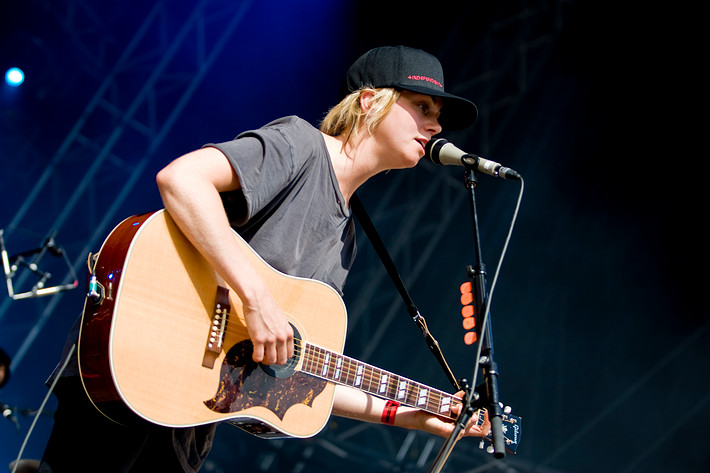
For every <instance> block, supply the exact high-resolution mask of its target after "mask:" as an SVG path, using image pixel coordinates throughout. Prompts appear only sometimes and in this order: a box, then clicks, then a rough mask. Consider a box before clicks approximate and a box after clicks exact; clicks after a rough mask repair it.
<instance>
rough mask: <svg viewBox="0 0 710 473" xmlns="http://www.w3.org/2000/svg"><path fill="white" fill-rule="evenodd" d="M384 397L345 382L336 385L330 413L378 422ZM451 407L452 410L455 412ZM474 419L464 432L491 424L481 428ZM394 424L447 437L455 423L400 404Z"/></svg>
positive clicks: (479, 432)
mask: <svg viewBox="0 0 710 473" xmlns="http://www.w3.org/2000/svg"><path fill="white" fill-rule="evenodd" d="M385 402H386V401H385V400H384V399H380V398H378V397H375V396H371V395H369V394H367V393H365V392H362V391H359V390H357V389H353V388H349V387H347V386H340V385H338V386H336V388H335V401H334V403H333V414H335V415H337V416H341V417H347V418H350V419H356V420H361V421H365V422H375V423H377V422H381V419H382V411H383V410H384V408H385ZM456 407H458V406H455V407H454V413H455V414H458V412H456ZM474 421H475V419H472V420H471V422H469V424H468V425H467V427H466V430H465V431H464V432H463V435H464V436H474V437H484V436H486V435H488V431H489V430H490V424H489V423H488V418H487V417H486V422H485V423H484V425H483V426H481V427H480V428H479V427H477V426H476V425H475V423H474ZM394 425H395V426H398V427H403V428H405V429H416V430H422V431H424V432H429V433H431V434H434V435H439V436H441V437H448V436H449V435H451V433H452V432H453V430H454V423H453V422H451V421H447V420H444V419H442V418H441V417H438V416H435V415H432V414H429V413H427V412H424V411H422V410H419V409H415V408H413V407H406V406H400V407H399V408H398V409H397V414H396V415H395V421H394Z"/></svg>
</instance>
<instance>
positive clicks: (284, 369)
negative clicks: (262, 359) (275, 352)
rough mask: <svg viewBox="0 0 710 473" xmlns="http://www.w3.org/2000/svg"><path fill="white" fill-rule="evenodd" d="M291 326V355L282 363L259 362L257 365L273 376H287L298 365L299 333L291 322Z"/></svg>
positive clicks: (299, 350) (299, 351)
mask: <svg viewBox="0 0 710 473" xmlns="http://www.w3.org/2000/svg"><path fill="white" fill-rule="evenodd" d="M291 328H293V356H292V357H291V358H289V359H288V361H287V362H286V363H285V364H283V365H264V364H261V363H259V367H260V368H261V369H262V370H264V372H265V373H266V374H268V375H269V376H273V377H274V378H288V377H290V376H291V375H292V374H293V373H294V371H296V367H297V366H298V359H299V358H300V357H301V334H300V333H299V332H298V329H297V328H296V327H294V326H293V324H291Z"/></svg>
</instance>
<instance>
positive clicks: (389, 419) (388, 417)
mask: <svg viewBox="0 0 710 473" xmlns="http://www.w3.org/2000/svg"><path fill="white" fill-rule="evenodd" d="M398 407H399V403H398V402H397V401H387V403H386V404H385V408H384V409H383V410H382V423H383V424H387V425H394V416H395V415H396V414H397V408H398Z"/></svg>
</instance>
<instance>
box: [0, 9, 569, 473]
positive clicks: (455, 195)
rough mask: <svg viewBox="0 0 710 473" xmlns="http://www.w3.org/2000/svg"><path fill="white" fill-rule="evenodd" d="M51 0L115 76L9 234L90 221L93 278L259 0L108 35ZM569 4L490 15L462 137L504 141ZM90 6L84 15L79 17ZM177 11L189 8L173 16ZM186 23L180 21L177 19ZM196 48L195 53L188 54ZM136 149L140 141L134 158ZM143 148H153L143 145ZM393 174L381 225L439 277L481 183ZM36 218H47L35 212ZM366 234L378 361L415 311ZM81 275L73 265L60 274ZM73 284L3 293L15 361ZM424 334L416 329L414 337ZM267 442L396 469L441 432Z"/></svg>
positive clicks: (263, 459)
mask: <svg viewBox="0 0 710 473" xmlns="http://www.w3.org/2000/svg"><path fill="white" fill-rule="evenodd" d="M51 3H54V2H44V4H45V5H44V8H47V9H48V11H47V14H48V15H50V16H51V17H52V18H54V19H55V21H57V22H58V23H59V24H61V26H62V27H63V29H64V31H66V33H67V34H68V35H71V37H72V41H73V43H74V44H75V45H77V48H76V51H77V54H80V55H81V56H82V58H83V59H82V63H83V64H84V67H85V68H86V69H87V70H89V73H90V74H92V75H94V76H95V77H101V78H102V79H101V80H100V84H99V86H98V88H97V90H96V92H95V94H93V96H91V97H90V98H89V99H88V100H87V103H86V106H85V108H84V110H83V112H82V113H81V115H80V117H79V118H78V119H77V120H76V122H75V124H74V126H73V127H72V128H71V131H70V132H69V133H68V135H67V136H66V137H65V138H64V139H63V141H62V142H61V145H60V146H59V149H57V151H56V152H55V153H54V155H53V156H52V157H51V159H50V160H49V162H48V164H47V165H46V167H44V169H43V171H42V172H41V173H39V176H38V177H37V178H36V179H33V182H32V185H31V186H28V192H27V195H26V196H25V197H24V200H23V201H22V202H21V203H20V205H19V207H18V209H17V211H16V212H15V214H14V216H13V218H12V219H11V221H9V222H8V223H7V224H6V226H5V234H4V237H5V239H6V240H9V239H11V237H12V235H13V232H15V231H16V229H18V228H22V227H24V226H27V225H26V222H27V221H28V220H30V219H35V220H36V219H40V220H41V225H43V226H42V227H41V228H44V229H51V230H54V231H59V233H60V234H61V232H62V230H63V229H65V228H73V229H74V230H76V229H83V231H81V233H82V234H83V235H84V236H83V238H82V239H81V241H75V242H69V244H71V245H73V247H74V248H75V251H72V256H73V257H75V259H73V260H72V261H71V266H72V269H73V272H74V273H76V274H79V275H80V278H81V277H82V275H83V274H84V265H85V261H86V255H87V254H88V253H89V252H90V251H95V250H96V249H97V247H98V245H99V244H100V243H101V239H102V238H103V237H104V236H105V235H106V234H107V232H108V231H109V230H110V228H111V227H112V226H113V225H115V223H116V222H117V221H118V220H119V219H120V218H122V217H124V216H122V215H120V214H119V212H120V210H121V207H122V205H123V204H124V202H125V201H126V199H128V198H129V197H130V196H131V193H132V192H133V191H134V188H135V185H136V183H137V182H138V180H139V179H140V178H141V177H142V176H143V174H144V172H145V171H146V169H147V168H148V167H149V163H150V162H151V159H153V158H154V156H155V153H156V151H157V150H158V149H159V147H160V145H161V144H162V143H163V140H164V139H165V137H166V135H167V134H168V133H169V132H170V131H171V128H172V126H173V124H174V123H175V121H176V120H177V119H178V117H180V115H181V113H182V112H183V111H184V109H185V107H186V105H188V104H189V103H190V100H191V99H192V97H193V94H194V92H195V90H196V88H197V87H198V86H199V85H200V83H201V82H202V80H203V78H204V76H205V74H206V73H207V71H208V70H209V69H210V67H211V66H212V64H213V61H214V59H215V57H216V56H217V55H218V54H219V53H220V52H221V51H222V48H223V47H224V46H225V45H226V44H227V43H228V41H229V38H230V36H231V34H232V33H233V32H234V31H235V29H237V28H239V27H240V24H241V23H242V22H244V21H246V20H247V18H248V15H249V8H250V2H248V1H241V2H226V1H218V0H202V1H200V2H197V3H195V5H194V7H193V8H192V9H191V10H190V11H182V12H176V11H174V8H175V7H174V4H175V3H176V2H170V1H160V2H155V4H154V5H153V6H152V7H151V8H149V9H148V7H146V8H147V10H146V12H145V13H144V15H145V17H144V19H143V21H142V23H141V24H140V25H139V26H138V27H137V29H136V31H135V34H134V35H132V36H131V37H125V38H116V37H111V36H108V35H107V32H106V30H105V29H104V28H102V18H99V17H96V16H95V15H93V14H92V13H91V12H92V5H91V2H84V1H81V0H76V1H68V2H62V3H61V6H59V5H51ZM524 3H525V2H521V4H524ZM568 4H569V2H565V1H561V0H560V1H557V2H545V5H544V6H537V7H536V6H532V5H531V6H525V7H524V6H521V7H520V9H518V10H517V11H511V12H506V15H505V17H503V18H499V19H498V20H497V21H496V22H495V23H493V24H491V25H489V26H488V27H487V30H486V31H485V34H484V35H483V41H480V42H479V43H478V44H476V45H475V46H474V47H472V48H471V49H470V50H469V51H467V53H468V54H470V57H468V58H466V57H461V58H460V61H459V62H460V63H462V64H476V73H475V74H472V73H471V72H470V71H467V70H463V71H460V74H461V75H466V77H468V78H469V80H468V81H467V82H465V83H462V81H460V80H454V79H452V80H451V82H452V83H458V84H459V86H458V88H457V89H455V90H453V91H452V92H453V93H455V94H460V95H464V96H469V97H473V98H474V99H475V101H476V103H477V105H478V107H479V111H480V116H479V123H478V125H477V131H476V133H477V135H476V136H465V135H463V134H458V135H457V134H452V135H450V136H451V137H452V140H458V141H457V143H461V144H462V145H465V144H466V143H467V142H470V143H471V146H473V139H475V143H476V147H477V149H479V150H480V152H481V154H483V155H486V154H493V153H494V152H495V150H496V146H497V145H498V143H499V140H500V139H501V136H503V135H504V134H505V130H506V125H507V124H508V123H509V121H510V119H511V117H512V115H513V114H514V113H515V111H516V106H517V105H518V104H519V103H520V101H521V99H522V98H523V97H524V96H525V94H526V92H527V91H528V90H529V88H530V86H531V84H533V83H534V82H535V80H536V79H537V77H538V76H537V72H538V68H539V67H541V65H543V64H544V58H545V56H546V55H547V54H548V52H549V50H550V49H551V48H552V47H553V45H554V43H555V41H554V40H555V35H556V33H557V32H558V31H559V28H560V27H561V26H562V24H563V22H564V20H565V14H564V11H565V8H566V7H567V6H568ZM60 8H63V9H64V10H60ZM80 15H81V27H79V25H78V21H77V18H78V17H79V16H80ZM175 15H184V18H183V19H182V20H181V21H179V22H175V21H169V19H170V17H171V16H175ZM92 22H93V23H92ZM87 24H91V25H92V26H91V27H87ZM176 24H177V25H180V26H179V28H178V29H175V25H176ZM214 32H218V33H217V34H215V33H214ZM121 41H123V42H124V43H120V42H121ZM117 43H118V44H117ZM49 47H50V48H51V45H50V46H49ZM443 48H444V49H443V50H442V51H439V53H440V54H442V55H445V54H446V49H445V48H446V47H445V46H444V47H443ZM111 51H120V54H119V53H116V54H111V53H110V52H111ZM435 52H436V51H435ZM531 56H534V57H535V60H534V61H532V60H530V58H531ZM186 57H189V58H191V60H190V61H185V58H186ZM108 61H112V62H108ZM178 63H179V64H178ZM482 65H483V67H481V66H482ZM136 78H140V80H137V79H136ZM511 78H512V80H511ZM67 87H71V85H67ZM136 143H138V144H139V145H138V146H136ZM140 143H143V144H142V145H140ZM21 151H22V152H23V153H26V155H27V158H28V159H38V157H37V151H36V150H35V149H33V148H32V146H31V145H29V146H25V147H24V148H23V149H22V150H21ZM126 153H131V154H132V157H131V159H130V160H129V159H126ZM136 153H139V154H140V156H139V157H138V158H137V159H136V157H135V154H136ZM22 158H23V157H22V156H20V157H19V158H18V159H22ZM385 177H386V178H387V179H388V181H387V187H386V188H385V190H384V191H383V192H382V193H380V194H378V195H377V198H376V200H375V199H374V198H372V197H368V195H367V188H365V189H363V192H362V199H363V202H364V203H365V206H366V208H367V210H368V212H369V213H370V216H371V218H372V220H373V221H374V223H375V225H376V226H378V228H381V232H382V234H383V239H384V240H385V243H386V244H387V247H388V250H389V251H390V253H391V255H392V257H393V259H394V260H395V261H396V263H397V265H398V267H399V270H400V272H401V274H402V275H403V279H404V282H405V284H407V285H408V286H410V287H415V286H420V285H422V284H426V278H427V277H428V275H427V268H428V267H429V266H430V265H431V264H432V263H433V261H434V260H435V259H436V258H437V249H438V248H440V247H441V246H442V245H445V243H446V238H447V235H448V234H449V232H450V230H451V226H452V224H453V222H456V221H457V220H459V219H458V216H459V215H461V213H464V214H465V213H466V212H467V209H468V202H467V197H468V195H467V193H466V192H463V191H462V190H461V188H460V185H461V184H460V183H459V182H458V181H457V180H456V179H455V177H453V174H450V173H444V172H439V171H435V170H434V167H433V166H432V165H429V164H428V163H423V164H422V165H420V166H418V168H417V169H416V170H415V171H414V172H413V173H409V174H407V175H406V178H405V176H404V175H402V174H397V173H392V175H390V176H385ZM374 185H377V184H374ZM107 190H109V191H110V192H107ZM48 206H49V207H50V208H51V211H48V210H47V207H48ZM432 214H435V215H437V218H436V221H435V222H432V221H431V219H430V218H426V217H427V216H430V215H432ZM37 225H38V223H37V222H36V221H35V222H34V225H30V226H34V227H36V226H37ZM465 228H469V227H465ZM46 236H49V235H46ZM358 238H359V260H362V261H363V262H364V263H365V264H364V265H363V266H364V267H366V269H363V270H361V271H360V272H359V273H354V274H353V275H352V276H351V280H350V281H349V283H348V288H352V292H350V293H348V294H347V295H346V299H347V300H348V303H349V305H348V312H349V327H348V328H349V334H350V336H351V338H350V339H349V341H348V344H347V345H346V352H347V354H348V355H350V356H353V357H355V358H358V359H361V360H365V361H367V360H370V359H372V358H373V357H376V356H377V354H378V351H380V350H382V346H383V345H385V344H386V337H387V334H388V333H390V331H391V330H394V328H393V326H394V325H395V323H398V322H397V319H401V320H403V322H402V323H401V324H400V325H404V324H409V321H408V320H406V319H407V317H404V315H406V312H404V307H403V305H402V303H401V300H400V299H399V296H398V295H397V293H396V291H394V290H393V289H391V288H392V286H391V285H390V282H389V280H388V276H387V274H386V272H385V271H384V268H383V267H382V266H381V265H379V264H378V263H377V257H376V256H375V255H374V253H373V251H372V249H371V248H370V246H369V244H368V243H367V240H366V237H365V236H364V234H362V233H359V234H358ZM462 277H463V274H462ZM71 282H72V280H71V277H70V276H67V278H66V279H65V280H63V281H61V284H70V283H71ZM23 283H26V281H24V280H22V279H20V280H18V281H16V285H17V286H20V285H22V284H23ZM81 290H83V289H81ZM63 297H64V295H63V294H61V293H60V294H56V295H53V296H51V297H49V298H46V299H43V300H42V303H41V304H36V305H34V306H32V307H33V308H34V312H33V313H25V314H24V316H23V317H22V318H21V319H19V321H18V319H16V318H12V321H10V317H8V316H7V315H8V313H10V312H11V311H12V310H14V304H16V303H15V302H14V301H13V300H12V299H11V298H4V299H3V300H2V302H1V303H0V324H3V325H5V327H4V330H8V328H7V325H6V324H10V323H11V324H12V327H10V330H12V331H13V332H15V333H17V334H19V336H20V337H21V340H22V342H21V343H20V344H19V346H18V347H17V350H16V351H15V353H14V356H13V369H19V367H20V366H21V364H22V362H23V359H24V358H25V356H26V354H27V353H28V352H29V350H30V349H31V348H32V347H33V344H34V343H35V341H36V338H37V336H38V334H39V333H40V332H41V331H42V329H43V327H44V326H45V325H46V323H47V322H48V321H49V320H50V319H51V318H52V317H53V316H55V310H56V308H57V305H58V304H59V303H60V301H61V299H62V298H63ZM25 310H26V308H25ZM402 313H404V315H402ZM425 315H427V314H425ZM411 334H412V335H411V336H413V337H416V335H417V332H416V331H414V330H411ZM434 335H435V336H436V335H437V334H436V333H434ZM418 342H419V340H416V339H414V342H412V343H418ZM422 345H423V342H422ZM425 362H427V363H429V362H431V363H433V364H435V361H434V360H433V359H426V358H425ZM432 366H434V365H432ZM383 368H385V369H389V367H387V366H384V367H383ZM435 369H437V368H436V367H435ZM441 379H444V378H443V377H442V378H441ZM444 387H445V386H444ZM260 442H264V443H265V445H264V446H263V447H261V449H260V451H259V453H258V459H259V461H258V469H260V470H261V471H287V470H284V466H285V465H290V466H289V467H288V468H289V470H288V471H294V472H295V471H313V470H314V468H310V467H309V462H311V461H312V460H313V459H314V458H316V457H318V456H323V455H326V456H331V457H333V458H334V459H335V460H336V461H341V462H345V463H351V462H352V463H357V462H359V461H363V460H367V461H368V462H374V463H375V464H377V465H380V466H381V468H382V469H383V470H388V471H425V469H426V467H427V466H428V465H429V464H430V462H431V460H432V459H433V458H434V455H435V454H436V450H437V449H438V446H439V445H440V444H439V443H438V440H437V439H432V438H431V437H430V436H427V435H425V434H421V433H416V432H398V431H395V430H393V429H387V428H383V427H382V426H379V425H367V424H359V423H351V422H349V421H340V420H333V422H332V425H331V428H327V429H325V430H324V432H322V433H321V434H319V435H318V436H317V437H316V438H314V439H310V440H305V441H278V440H277V441H269V442H268V444H266V443H267V441H260ZM294 442H300V443H294ZM218 461H219V460H218V459H215V460H213V462H214V463H213V468H214V470H213V471H219V465H218ZM451 461H452V462H453V463H455V464H456V471H468V472H471V473H473V472H483V471H497V470H502V469H504V470H506V471H509V472H513V471H530V470H532V469H534V465H527V464H525V463H524V462H521V461H518V460H517V459H516V458H514V457H510V456H509V457H508V458H506V459H505V460H504V461H503V462H499V461H496V460H493V459H492V457H491V456H489V455H487V454H486V453H485V452H484V451H482V450H480V449H479V448H478V443H477V442H468V443H467V442H461V443H460V444H459V445H458V446H457V447H456V450H455V453H454V455H453V457H452V459H451ZM469 465H470V466H469ZM536 471H543V470H536Z"/></svg>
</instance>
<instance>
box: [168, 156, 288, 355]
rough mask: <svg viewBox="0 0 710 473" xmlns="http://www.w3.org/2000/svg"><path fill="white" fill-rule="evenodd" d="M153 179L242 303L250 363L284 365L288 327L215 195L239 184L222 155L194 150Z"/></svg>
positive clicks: (183, 226)
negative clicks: (237, 238)
mask: <svg viewBox="0 0 710 473" xmlns="http://www.w3.org/2000/svg"><path fill="white" fill-rule="evenodd" d="M156 181H157V184H158V189H159V190H160V195H161V197H162V199H163V205H165V209H166V210H167V212H168V213H169V214H170V216H171V217H172V218H173V219H174V220H175V222H176V223H177V225H178V227H179V228H180V230H181V231H182V232H183V233H184V234H185V236H186V237H187V238H188V239H189V240H190V241H191V242H192V244H193V245H195V247H196V248H197V249H198V250H199V251H200V253H201V254H202V255H203V256H204V257H205V259H207V261H208V262H209V263H210V264H211V265H212V267H213V268H214V269H215V270H216V271H217V272H218V273H219V274H220V275H221V276H222V277H223V278H224V280H225V281H226V282H227V284H228V285H229V286H230V287H231V288H232V289H233V290H234V291H235V292H236V293H237V295H238V296H239V298H240V299H241V300H242V302H243V303H244V316H245V319H246V323H247V328H248V330H249V337H250V338H251V340H252V343H253V344H254V356H253V357H254V361H256V362H264V363H267V364H270V363H279V364H283V363H285V362H286V361H287V360H288V358H290V357H291V356H293V330H292V329H291V326H290V325H289V324H288V321H287V320H286V316H285V314H284V313H283V311H282V310H281V309H280V308H279V307H278V305H277V304H276V302H275V301H274V299H273V298H272V297H271V294H270V293H269V291H268V289H267V287H266V286H265V284H264V282H263V280H262V279H261V278H260V277H259V276H258V275H257V273H256V272H255V270H254V268H253V267H252V266H251V264H250V263H249V262H248V261H247V259H246V257H245V255H244V253H243V252H242V250H241V249H240V248H239V246H238V244H237V242H236V240H235V238H234V234H233V232H232V229H231V227H230V226H229V221H228V219H227V215H226V213H225V211H224V207H223V205H222V200H221V198H220V196H219V193H220V192H224V191H230V190H236V189H239V188H240V183H239V179H238V177H237V175H236V173H235V172H234V169H232V166H231V165H230V164H229V161H228V160H227V158H226V157H225V156H224V155H223V154H222V152H220V151H219V150H217V149H216V148H203V149H200V150H197V151H193V152H192V153H188V154H186V155H184V156H182V157H180V158H178V159H176V160H175V161H173V162H171V163H170V164H168V165H167V166H166V167H165V168H164V169H162V170H161V171H160V172H159V173H158V175H157V178H156Z"/></svg>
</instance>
